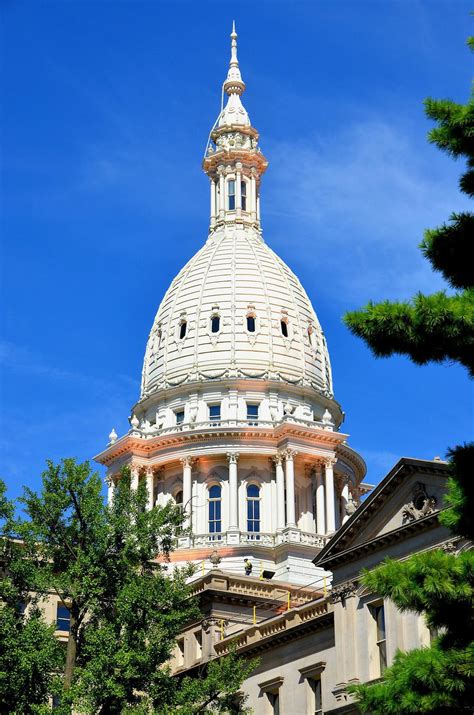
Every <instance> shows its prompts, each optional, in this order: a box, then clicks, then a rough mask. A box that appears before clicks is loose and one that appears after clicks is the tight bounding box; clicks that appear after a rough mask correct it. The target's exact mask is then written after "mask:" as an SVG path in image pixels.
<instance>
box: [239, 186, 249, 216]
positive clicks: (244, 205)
mask: <svg viewBox="0 0 474 715" xmlns="http://www.w3.org/2000/svg"><path fill="white" fill-rule="evenodd" d="M240 192H241V199H242V211H247V182H246V181H241V182H240Z"/></svg>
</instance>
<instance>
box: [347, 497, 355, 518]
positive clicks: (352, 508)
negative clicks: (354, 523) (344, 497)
mask: <svg viewBox="0 0 474 715" xmlns="http://www.w3.org/2000/svg"><path fill="white" fill-rule="evenodd" d="M356 509H357V504H356V503H355V501H354V499H353V497H352V494H351V492H349V500H348V502H347V504H346V509H345V512H346V515H347V516H352V514H353V513H354V512H355V510H356Z"/></svg>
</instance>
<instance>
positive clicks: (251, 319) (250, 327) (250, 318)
mask: <svg viewBox="0 0 474 715" xmlns="http://www.w3.org/2000/svg"><path fill="white" fill-rule="evenodd" d="M255 329H256V325H255V315H247V331H248V332H249V333H254V332H255Z"/></svg>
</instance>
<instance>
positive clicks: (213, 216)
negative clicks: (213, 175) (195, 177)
mask: <svg viewBox="0 0 474 715" xmlns="http://www.w3.org/2000/svg"><path fill="white" fill-rule="evenodd" d="M215 222H216V183H215V181H214V179H211V226H214V224H215Z"/></svg>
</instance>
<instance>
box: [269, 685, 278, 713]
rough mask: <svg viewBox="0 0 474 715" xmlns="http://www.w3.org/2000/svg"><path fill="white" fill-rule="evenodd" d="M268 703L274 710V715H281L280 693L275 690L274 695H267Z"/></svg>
mask: <svg viewBox="0 0 474 715" xmlns="http://www.w3.org/2000/svg"><path fill="white" fill-rule="evenodd" d="M267 698H268V702H269V703H270V707H271V708H272V710H271V712H272V715H280V692H279V690H275V692H274V693H267Z"/></svg>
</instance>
